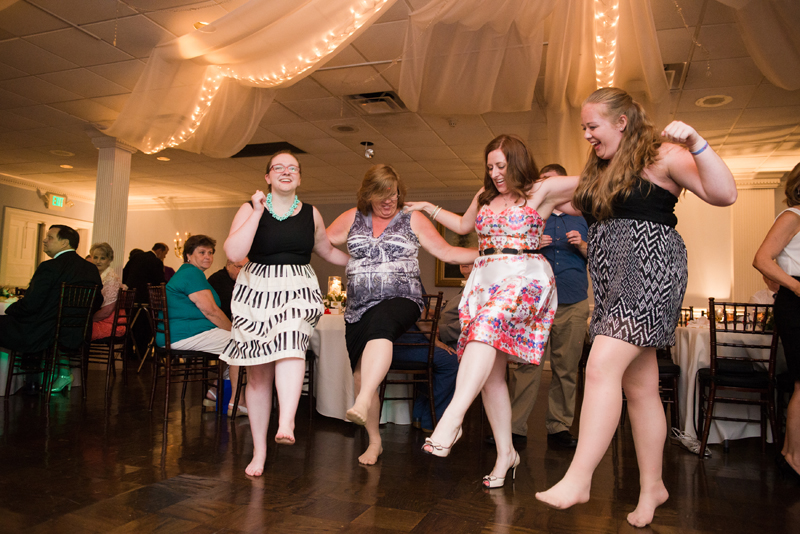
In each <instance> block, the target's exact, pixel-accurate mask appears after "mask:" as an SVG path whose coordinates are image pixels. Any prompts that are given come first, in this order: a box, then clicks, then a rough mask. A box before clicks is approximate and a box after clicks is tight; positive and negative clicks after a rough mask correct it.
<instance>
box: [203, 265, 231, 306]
mask: <svg viewBox="0 0 800 534" xmlns="http://www.w3.org/2000/svg"><path fill="white" fill-rule="evenodd" d="M208 283H209V284H211V287H213V288H214V291H216V292H217V296H218V297H219V302H220V304H219V309H220V310H222V313H224V314H225V315H226V316H227V317H228V319H231V318H232V316H231V300H233V288H234V286H236V282H235V281H233V280H231V275H229V274H228V270H227V269H225V267H223V268H222V269H220V270H219V271H217V272H215V273H214V274H212V275H211V276H209V277H208Z"/></svg>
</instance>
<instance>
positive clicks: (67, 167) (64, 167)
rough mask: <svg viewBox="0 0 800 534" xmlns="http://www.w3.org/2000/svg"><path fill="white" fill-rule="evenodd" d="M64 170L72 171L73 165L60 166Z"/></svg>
mask: <svg viewBox="0 0 800 534" xmlns="http://www.w3.org/2000/svg"><path fill="white" fill-rule="evenodd" d="M59 167H61V168H62V169H71V168H72V165H59Z"/></svg>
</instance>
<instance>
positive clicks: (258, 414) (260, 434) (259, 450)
mask: <svg viewBox="0 0 800 534" xmlns="http://www.w3.org/2000/svg"><path fill="white" fill-rule="evenodd" d="M247 377H248V384H247V389H245V395H247V405H248V406H249V414H248V415H249V416H250V432H251V433H252V434H253V460H252V461H251V462H250V465H248V466H247V468H246V469H245V470H244V472H245V473H246V474H248V475H250V476H254V477H258V476H261V474H262V473H263V472H264V462H266V461H267V427H268V426H269V416H270V413H272V381H273V380H274V379H275V363H274V362H270V363H265V364H262V365H253V366H251V367H250V368H249V369H248V370H247Z"/></svg>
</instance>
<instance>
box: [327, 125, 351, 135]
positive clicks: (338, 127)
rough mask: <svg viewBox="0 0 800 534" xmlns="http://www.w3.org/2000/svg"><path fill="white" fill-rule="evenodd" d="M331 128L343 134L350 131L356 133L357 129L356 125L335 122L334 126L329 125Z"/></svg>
mask: <svg viewBox="0 0 800 534" xmlns="http://www.w3.org/2000/svg"><path fill="white" fill-rule="evenodd" d="M331 130H333V131H334V132H339V133H343V134H350V133H356V132H357V131H358V128H357V127H356V126H350V125H349V124H336V125H334V126H331Z"/></svg>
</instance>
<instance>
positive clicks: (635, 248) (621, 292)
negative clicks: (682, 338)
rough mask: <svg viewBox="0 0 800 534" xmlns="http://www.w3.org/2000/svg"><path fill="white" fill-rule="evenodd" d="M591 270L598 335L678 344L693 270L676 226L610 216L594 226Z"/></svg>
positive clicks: (649, 343) (593, 333) (650, 344)
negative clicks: (689, 265) (677, 340)
mask: <svg viewBox="0 0 800 534" xmlns="http://www.w3.org/2000/svg"><path fill="white" fill-rule="evenodd" d="M589 273H590V275H591V277H592V289H593V291H594V302H595V304H594V312H593V314H592V324H591V326H590V329H589V333H590V335H591V338H592V340H594V338H595V336H609V337H613V338H616V339H621V340H623V341H626V342H628V343H631V344H633V345H637V346H639V347H657V348H663V347H668V346H672V345H674V344H675V327H676V326H677V324H678V317H679V315H680V308H681V303H682V302H683V296H684V294H685V293H686V282H687V279H688V273H687V268H686V246H685V245H684V243H683V239H682V238H681V236H680V234H679V233H678V232H677V231H675V229H674V228H670V227H669V226H666V225H663V224H658V223H654V222H650V221H637V220H633V219H607V220H605V221H601V222H598V223H595V224H593V225H592V226H591V227H590V228H589Z"/></svg>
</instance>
